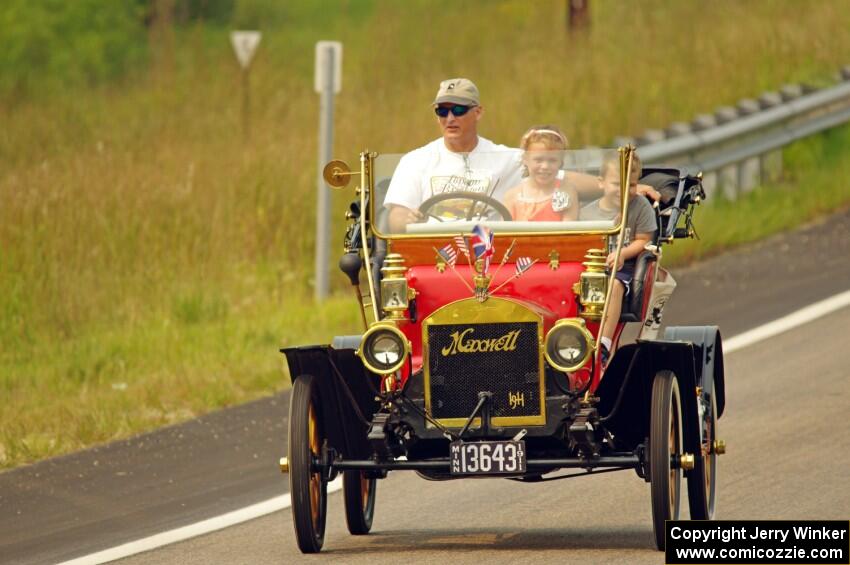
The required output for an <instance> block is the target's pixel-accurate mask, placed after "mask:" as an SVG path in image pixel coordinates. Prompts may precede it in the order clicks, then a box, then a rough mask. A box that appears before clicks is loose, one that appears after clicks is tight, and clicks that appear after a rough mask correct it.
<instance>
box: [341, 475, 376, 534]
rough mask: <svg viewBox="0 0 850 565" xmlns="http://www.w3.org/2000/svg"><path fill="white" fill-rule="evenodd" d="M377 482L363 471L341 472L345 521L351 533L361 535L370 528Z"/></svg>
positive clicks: (366, 532)
mask: <svg viewBox="0 0 850 565" xmlns="http://www.w3.org/2000/svg"><path fill="white" fill-rule="evenodd" d="M377 483H378V481H377V480H376V479H370V478H368V477H366V473H365V472H364V471H345V472H343V474H342V491H343V495H344V499H345V523H346V524H347V525H348V531H349V532H350V533H351V534H352V535H355V536H362V535H365V534H368V533H369V530H371V529H372V518H373V517H374V516H375V487H376V486H377Z"/></svg>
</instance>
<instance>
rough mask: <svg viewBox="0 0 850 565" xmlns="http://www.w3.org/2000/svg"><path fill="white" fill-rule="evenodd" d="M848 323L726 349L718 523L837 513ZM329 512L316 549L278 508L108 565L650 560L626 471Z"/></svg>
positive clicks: (409, 487) (452, 487) (633, 481)
mask: <svg viewBox="0 0 850 565" xmlns="http://www.w3.org/2000/svg"><path fill="white" fill-rule="evenodd" d="M848 327H850V308H845V309H844V310H842V311H839V312H837V313H834V314H831V315H829V316H827V317H826V318H824V319H823V320H821V321H819V322H818V323H813V324H807V325H805V326H803V327H801V328H799V329H797V330H793V331H790V332H788V333H785V334H782V335H780V336H778V337H776V338H774V339H771V340H768V341H766V342H762V343H760V344H757V345H754V346H751V347H749V348H746V349H742V350H739V351H737V352H734V353H732V354H730V355H729V356H728V358H727V361H728V371H729V375H730V376H732V375H734V378H733V379H730V381H729V382H728V385H727V386H728V388H727V394H728V399H729V401H728V403H727V413H726V415H724V417H723V418H722V419H721V421H720V425H719V430H720V431H719V437H722V438H725V439H726V440H727V441H728V447H729V450H728V452H727V454H726V455H724V456H722V457H721V458H720V463H719V465H720V466H719V483H718V493H719V499H718V500H719V502H718V517H719V518H723V519H836V520H837V519H847V517H848V513H849V512H850V474H848V473H847V469H848V468H850V420H848V418H847V413H848V406H850V380H848V379H847V370H846V367H848V366H850V348H848V347H847V336H846V329H847V328H848ZM685 512H686V511H685ZM686 515H687V514H685V516H686ZM329 518H330V520H329V527H328V532H327V534H326V538H325V547H326V551H324V552H323V553H322V555H321V556H320V557H316V556H303V555H301V554H300V553H299V552H298V548H297V547H296V546H295V541H294V539H293V534H292V519H291V513H290V512H289V511H288V510H287V511H284V512H278V513H276V514H272V515H269V516H267V517H265V518H261V519H257V520H254V521H252V522H248V523H245V524H242V525H240V526H237V527H233V528H230V529H228V530H223V531H221V532H216V533H213V534H209V535H207V536H204V537H201V538H196V539H193V540H189V541H187V542H184V543H180V544H176V545H173V546H169V547H166V548H162V549H160V550H157V551H152V552H149V553H145V554H141V555H138V556H134V557H132V558H129V559H126V560H122V561H120V563H122V564H126V565H130V564H139V565H141V564H147V565H156V564H166V563H168V564H171V563H237V562H238V563H255V564H262V563H308V562H318V561H319V560H321V561H322V562H325V561H330V562H334V563H346V564H358V563H363V564H369V565H375V564H383V563H387V564H395V563H406V562H416V563H448V562H451V563H453V564H455V565H460V564H467V563H469V564H475V563H482V562H487V563H582V564H586V563H630V564H631V563H652V564H658V563H661V562H662V561H663V557H662V554H660V553H658V552H657V551H655V550H654V549H653V548H654V546H653V538H652V522H651V511H650V495H649V485H648V484H647V483H645V482H643V480H641V479H639V478H638V477H637V476H636V475H635V474H634V473H633V472H631V471H627V472H622V473H616V474H610V475H602V476H597V477H587V478H578V479H571V480H567V481H563V482H556V483H549V484H530V485H524V484H518V483H516V482H512V481H506V480H500V479H493V480H478V481H452V482H446V483H433V482H427V481H423V480H421V479H419V478H418V477H416V476H415V475H413V474H410V473H407V474H405V473H396V474H394V475H391V477H390V478H389V479H388V480H386V481H382V482H381V483H379V486H378V502H377V507H376V518H375V523H374V531H375V534H374V535H369V536H350V535H348V532H347V530H346V528H345V521H344V518H343V509H342V497H341V496H340V495H339V494H335V495H331V498H330V504H329Z"/></svg>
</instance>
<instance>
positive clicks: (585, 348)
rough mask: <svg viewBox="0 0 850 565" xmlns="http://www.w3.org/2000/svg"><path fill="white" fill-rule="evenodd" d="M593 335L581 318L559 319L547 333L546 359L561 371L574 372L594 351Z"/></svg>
mask: <svg viewBox="0 0 850 565" xmlns="http://www.w3.org/2000/svg"><path fill="white" fill-rule="evenodd" d="M593 348H594V343H593V336H592V335H590V332H589V331H588V330H587V328H586V327H585V326H584V320H582V319H580V318H568V319H564V320H559V321H558V322H557V323H556V324H555V325H554V326H553V327H552V329H551V330H549V333H548V334H546V351H545V353H546V360H547V361H548V362H549V364H550V365H552V366H553V367H555V368H556V369H558V370H559V371H564V372H572V371H576V370H578V369H580V368H581V367H582V366H584V364H585V363H587V360H588V359H590V356H591V354H592V353H593Z"/></svg>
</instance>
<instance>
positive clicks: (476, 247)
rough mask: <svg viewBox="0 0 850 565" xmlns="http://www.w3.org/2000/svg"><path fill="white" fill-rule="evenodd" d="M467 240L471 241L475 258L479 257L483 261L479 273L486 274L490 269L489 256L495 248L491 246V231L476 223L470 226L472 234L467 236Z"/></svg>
mask: <svg viewBox="0 0 850 565" xmlns="http://www.w3.org/2000/svg"><path fill="white" fill-rule="evenodd" d="M469 241H470V243H472V251H473V252H474V253H475V260H476V261H477V260H478V259H481V260H482V261H484V268H483V269H482V271H481V274H482V275H484V274H487V271H489V270H490V258H491V257H492V256H493V253H494V252H495V248H494V247H493V232H492V231H490V228H488V227H487V226H482V225H481V224H478V225H476V226H475V227H474V228H472V235H471V236H470V237H469Z"/></svg>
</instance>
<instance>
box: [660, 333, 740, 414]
mask: <svg viewBox="0 0 850 565" xmlns="http://www.w3.org/2000/svg"><path fill="white" fill-rule="evenodd" d="M664 339H666V340H669V341H685V342H690V343H692V344H694V348H695V354H696V356H697V371H699V375H698V378H697V384H698V385H699V386H701V387H704V388H705V387H708V386H710V385H712V384H713V385H714V394H715V398H716V400H717V417H718V418H720V417H721V416H722V415H723V410H724V409H725V408H726V377H725V372H724V367H723V341H722V340H721V338H720V330H719V329H718V328H717V326H671V327H669V328H667V329H665V330H664Z"/></svg>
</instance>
